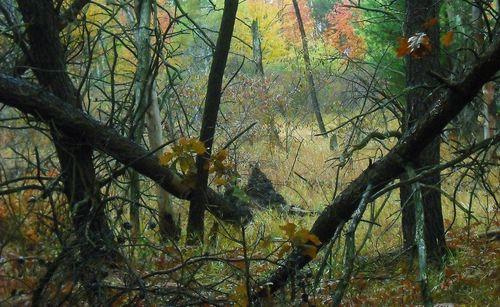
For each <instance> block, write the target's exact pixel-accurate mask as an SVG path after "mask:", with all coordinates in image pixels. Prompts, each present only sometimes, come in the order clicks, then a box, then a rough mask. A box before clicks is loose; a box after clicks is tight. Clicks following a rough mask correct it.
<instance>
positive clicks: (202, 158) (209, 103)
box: [187, 0, 238, 244]
mask: <svg viewBox="0 0 500 307" xmlns="http://www.w3.org/2000/svg"><path fill="white" fill-rule="evenodd" d="M237 11H238V0H225V1H224V12H223V13H222V21H221V24H220V29H219V37H218V38H217V43H216V46H215V51H214V54H213V58H212V66H211V67H210V74H209V76H208V85H207V94H206V96H205V97H206V98H205V109H204V110H203V119H202V122H201V130H200V141H202V142H203V143H204V144H205V148H206V149H207V150H206V152H205V153H204V154H203V155H198V156H197V157H196V171H197V174H196V185H195V189H194V192H193V197H192V199H191V203H190V207H189V217H188V228H187V236H188V237H187V243H188V244H195V243H203V232H204V219H205V207H206V205H205V204H206V203H207V184H208V169H207V168H206V167H205V165H206V163H207V162H208V160H209V159H210V154H211V153H212V146H213V142H214V135H215V126H216V125H217V116H218V114H219V105H220V101H221V96H222V80H223V77H224V70H225V68H226V62H227V57H228V54H229V48H230V46H231V38H232V36H233V29H234V23H235V20H236V12H237Z"/></svg>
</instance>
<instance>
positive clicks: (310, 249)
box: [302, 244, 318, 259]
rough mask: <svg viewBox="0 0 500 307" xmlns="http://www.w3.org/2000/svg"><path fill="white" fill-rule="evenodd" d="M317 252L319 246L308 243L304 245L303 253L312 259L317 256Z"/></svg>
mask: <svg viewBox="0 0 500 307" xmlns="http://www.w3.org/2000/svg"><path fill="white" fill-rule="evenodd" d="M317 252H318V248H317V247H316V246H312V245H308V244H306V245H304V246H303V247H302V255H304V256H309V257H311V259H314V258H316V254H317Z"/></svg>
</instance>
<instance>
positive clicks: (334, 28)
mask: <svg viewBox="0 0 500 307" xmlns="http://www.w3.org/2000/svg"><path fill="white" fill-rule="evenodd" d="M347 5H348V1H343V2H337V3H336V4H335V5H334V6H333V7H332V10H331V11H330V12H329V13H328V15H326V20H327V21H328V27H327V28H326V31H325V36H326V39H327V41H329V42H330V44H332V45H333V46H334V47H335V48H336V49H337V50H338V51H339V53H341V54H343V55H344V56H345V57H347V58H351V59H359V58H362V57H363V56H364V54H365V52H366V43H365V41H364V39H363V38H362V37H361V36H359V35H357V34H356V33H355V30H354V27H353V26H352V23H353V22H355V21H356V19H358V18H355V17H354V14H353V11H352V10H353V9H352V8H350V7H348V6H347Z"/></svg>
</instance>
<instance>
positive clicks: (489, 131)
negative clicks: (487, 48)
mask: <svg viewBox="0 0 500 307" xmlns="http://www.w3.org/2000/svg"><path fill="white" fill-rule="evenodd" d="M483 13H484V8H483V4H482V3H481V2H480V1H475V2H474V3H473V5H472V25H473V29H474V30H473V31H474V34H473V37H474V41H475V50H476V51H477V52H479V53H481V52H483V49H484V33H483V32H484V15H483ZM482 109H483V112H482V114H483V117H484V122H483V139H487V138H489V137H492V136H493V135H495V126H496V106H495V82H494V81H491V82H488V83H486V84H485V85H484V86H483V108H482Z"/></svg>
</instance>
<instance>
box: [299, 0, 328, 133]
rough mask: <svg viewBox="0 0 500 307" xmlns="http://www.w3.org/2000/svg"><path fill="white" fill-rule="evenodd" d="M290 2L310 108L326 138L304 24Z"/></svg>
mask: <svg viewBox="0 0 500 307" xmlns="http://www.w3.org/2000/svg"><path fill="white" fill-rule="evenodd" d="M292 2H293V8H294V10H295V16H296V17H297V23H298V25H299V30H300V37H301V39H302V49H303V51H304V63H305V65H306V75H307V81H308V82H309V95H310V97H311V106H312V109H313V111H314V115H315V116H316V121H317V122H318V127H319V131H320V132H321V133H322V134H323V136H324V137H328V136H327V135H326V128H325V124H324V122H323V117H322V116H321V110H320V107H319V102H318V96H317V93H316V85H315V84H314V77H313V72H312V66H311V58H310V57H309V47H308V45H307V36H306V31H305V29H304V23H303V22H302V16H301V15H300V8H299V4H298V3H297V0H292Z"/></svg>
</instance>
